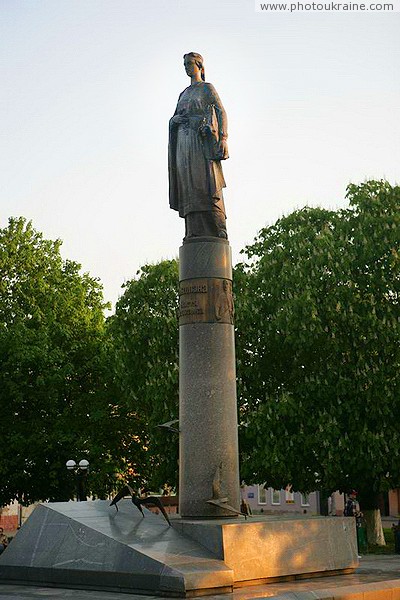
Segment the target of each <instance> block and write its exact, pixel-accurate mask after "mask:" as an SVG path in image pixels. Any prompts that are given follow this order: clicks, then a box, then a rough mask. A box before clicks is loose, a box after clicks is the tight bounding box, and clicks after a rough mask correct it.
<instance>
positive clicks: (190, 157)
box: [168, 81, 227, 239]
mask: <svg viewBox="0 0 400 600" xmlns="http://www.w3.org/2000/svg"><path fill="white" fill-rule="evenodd" d="M211 107H214V108H215V112H214V114H215V115H217V119H218V129H219V131H218V132H217V135H218V136H219V139H226V137H227V118H226V113H225V110H224V107H223V106H222V103H221V100H220V99H219V96H218V94H217V92H216V91H215V88H214V86H213V85H211V84H210V83H205V82H204V81H200V82H197V83H195V84H192V85H190V86H189V87H187V88H186V89H185V90H184V91H183V92H182V93H181V95H180V96H179V99H178V104H177V107H176V111H175V114H174V117H175V116H176V115H178V116H180V117H184V118H185V119H184V121H185V122H183V123H176V121H174V117H172V119H171V120H170V136H169V148H168V152H169V160H168V165H169V182H170V190H169V199H170V207H171V208H172V209H174V210H177V211H178V212H179V216H181V217H184V218H185V224H186V238H185V239H187V238H190V237H196V236H213V237H222V238H226V237H227V235H226V224H225V220H226V214H225V206H224V200H223V195H222V188H223V187H225V180H224V176H223V173H222V167H221V161H220V160H210V159H208V158H206V156H205V147H204V143H205V142H204V140H205V137H204V135H202V127H203V126H204V124H205V123H206V122H208V120H209V114H210V108H211Z"/></svg>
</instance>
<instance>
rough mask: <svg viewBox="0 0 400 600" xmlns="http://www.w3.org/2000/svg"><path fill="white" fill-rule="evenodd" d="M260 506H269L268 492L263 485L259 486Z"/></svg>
mask: <svg viewBox="0 0 400 600" xmlns="http://www.w3.org/2000/svg"><path fill="white" fill-rule="evenodd" d="M258 504H267V490H266V489H265V487H264V486H263V485H259V486H258Z"/></svg>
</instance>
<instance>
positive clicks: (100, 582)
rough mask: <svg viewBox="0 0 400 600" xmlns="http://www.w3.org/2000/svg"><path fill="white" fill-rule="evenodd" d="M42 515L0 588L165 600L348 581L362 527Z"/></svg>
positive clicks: (78, 510) (93, 513)
mask: <svg viewBox="0 0 400 600" xmlns="http://www.w3.org/2000/svg"><path fill="white" fill-rule="evenodd" d="M119 506H120V509H119V511H118V512H116V510H115V508H114V507H110V506H109V503H108V502H106V501H102V500H96V501H92V502H79V503H74V502H67V503H63V502H61V503H51V504H43V505H40V506H39V507H38V508H37V509H36V510H35V511H34V512H33V514H32V515H31V516H30V517H29V519H28V521H27V522H26V523H25V524H24V525H23V527H22V528H21V530H20V531H19V532H18V533H17V535H16V537H15V539H14V540H13V541H12V543H11V544H10V546H9V547H8V548H7V550H6V551H5V552H4V553H3V554H2V555H1V556H0V581H3V582H5V581H7V582H18V583H20V584H22V583H24V584H27V583H28V584H29V583H30V584H33V585H53V586H57V587H71V588H87V589H97V590H116V591H120V592H126V593H128V592H130V593H132V592H136V593H142V594H157V595H161V596H170V597H173V596H180V597H190V596H200V595H210V594H215V593H218V594H221V593H227V592H231V591H232V590H233V587H234V586H241V585H245V584H249V583H251V584H255V583H265V582H273V581H277V580H279V579H285V578H288V577H289V578H293V577H304V576H306V575H310V574H315V575H329V574H336V573H338V572H342V573H343V572H351V571H353V570H354V568H355V567H356V566H357V564H358V560H357V544H356V535H355V523H354V520H353V519H349V518H340V517H331V518H329V517H320V518H301V517H299V518H286V519H285V518H279V519H277V518H274V517H271V518H268V517H266V518H263V519H260V520H256V519H249V520H248V521H246V522H245V521H241V520H239V519H219V520H216V519H215V520H210V519H207V520H199V519H196V520H188V519H181V518H179V517H175V518H173V517H172V527H169V526H168V525H167V523H166V522H165V521H164V519H163V518H162V517H161V516H159V515H155V514H153V513H150V512H149V511H147V510H146V509H144V511H145V515H146V516H145V518H143V517H142V516H141V515H140V513H139V511H138V510H137V509H136V508H135V507H134V506H133V505H132V503H131V501H130V500H122V501H121V502H120V503H119Z"/></svg>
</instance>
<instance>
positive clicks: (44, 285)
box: [0, 218, 118, 504]
mask: <svg viewBox="0 0 400 600" xmlns="http://www.w3.org/2000/svg"><path fill="white" fill-rule="evenodd" d="M60 246H61V242H60V241H55V242H54V241H49V240H46V239H44V238H43V236H42V234H41V233H38V232H36V231H35V230H34V229H33V227H32V225H31V223H27V222H26V221H25V220H24V219H23V218H18V219H17V218H12V219H10V220H9V224H8V227H6V228H4V229H1V230H0V422H1V429H2V433H1V441H0V503H1V504H5V503H7V502H8V501H10V500H12V499H14V498H17V499H19V500H20V501H22V502H25V503H27V502H33V501H36V500H45V499H53V500H61V499H68V498H69V497H71V495H72V494H73V493H74V489H75V483H74V481H73V479H72V478H71V476H70V475H69V474H68V473H67V470H66V467H65V462H66V460H68V459H70V458H74V459H75V460H80V459H81V458H88V459H89V461H90V463H91V465H92V467H93V469H94V470H93V473H92V475H91V476H90V478H89V481H88V482H89V485H90V487H91V488H92V489H93V490H94V491H95V492H97V493H104V492H105V491H106V490H107V488H108V487H112V485H113V482H114V485H115V478H114V472H115V470H116V461H115V459H114V457H115V456H116V448H115V442H114V441H113V440H115V439H116V438H117V435H116V434H115V432H116V431H117V430H118V425H117V423H118V419H116V413H117V412H118V411H117V408H116V407H115V406H114V405H113V404H112V403H111V402H110V400H109V397H110V386H111V384H112V382H111V381H109V382H107V379H106V377H105V374H106V373H107V348H108V343H107V340H106V337H105V327H104V314H103V310H104V308H105V304H104V302H103V296H102V289H101V285H100V284H99V282H98V281H97V280H96V279H93V278H91V277H89V275H87V274H81V273H80V265H78V264H77V263H75V262H72V261H69V260H66V261H64V260H63V259H62V257H61V255H60ZM113 432H114V438H112V436H111V438H110V433H113ZM110 440H111V441H110ZM117 462H118V461H117Z"/></svg>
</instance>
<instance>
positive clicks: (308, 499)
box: [300, 494, 310, 506]
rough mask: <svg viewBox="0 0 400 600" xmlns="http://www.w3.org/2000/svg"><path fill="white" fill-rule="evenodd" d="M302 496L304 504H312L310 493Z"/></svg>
mask: <svg viewBox="0 0 400 600" xmlns="http://www.w3.org/2000/svg"><path fill="white" fill-rule="evenodd" d="M300 497H301V505H302V506H310V496H309V495H308V494H300Z"/></svg>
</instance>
